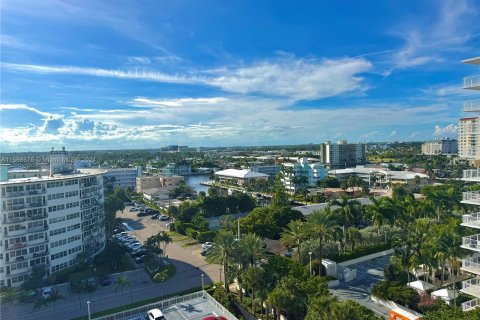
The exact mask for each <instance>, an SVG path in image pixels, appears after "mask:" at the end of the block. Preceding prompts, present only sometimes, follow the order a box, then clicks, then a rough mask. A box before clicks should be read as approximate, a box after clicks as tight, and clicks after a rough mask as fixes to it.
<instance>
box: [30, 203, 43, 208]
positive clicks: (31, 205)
mask: <svg viewBox="0 0 480 320" xmlns="http://www.w3.org/2000/svg"><path fill="white" fill-rule="evenodd" d="M46 205H47V203H46V202H36V203H30V204H29V205H28V206H29V207H30V208H39V207H44V206H46Z"/></svg>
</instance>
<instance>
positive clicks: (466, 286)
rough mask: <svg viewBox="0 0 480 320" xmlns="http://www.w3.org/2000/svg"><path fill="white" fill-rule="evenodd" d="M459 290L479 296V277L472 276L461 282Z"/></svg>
mask: <svg viewBox="0 0 480 320" xmlns="http://www.w3.org/2000/svg"><path fill="white" fill-rule="evenodd" d="M460 291H461V292H463V293H465V294H469V295H471V296H474V297H476V298H480V278H472V279H468V280H465V281H463V282H462V289H461V290H460Z"/></svg>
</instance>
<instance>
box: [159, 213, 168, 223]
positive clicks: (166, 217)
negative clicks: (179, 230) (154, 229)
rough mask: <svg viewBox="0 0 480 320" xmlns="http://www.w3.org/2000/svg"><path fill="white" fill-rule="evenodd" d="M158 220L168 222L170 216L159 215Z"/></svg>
mask: <svg viewBox="0 0 480 320" xmlns="http://www.w3.org/2000/svg"><path fill="white" fill-rule="evenodd" d="M158 220H160V221H168V220H169V218H168V216H166V215H164V214H162V215H159V216H158Z"/></svg>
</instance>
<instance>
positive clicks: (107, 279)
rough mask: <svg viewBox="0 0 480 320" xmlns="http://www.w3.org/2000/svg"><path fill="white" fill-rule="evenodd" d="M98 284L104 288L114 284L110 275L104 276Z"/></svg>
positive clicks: (99, 279)
mask: <svg viewBox="0 0 480 320" xmlns="http://www.w3.org/2000/svg"><path fill="white" fill-rule="evenodd" d="M98 283H100V285H101V286H102V287H106V286H109V285H111V284H112V279H111V278H110V277H109V276H108V275H106V274H104V275H102V276H100V277H99V278H98Z"/></svg>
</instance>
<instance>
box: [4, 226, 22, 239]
mask: <svg viewBox="0 0 480 320" xmlns="http://www.w3.org/2000/svg"><path fill="white" fill-rule="evenodd" d="M26 233H27V228H25V229H20V230H14V231H7V232H5V235H4V237H5V238H12V237H18V236H21V235H24V234H26Z"/></svg>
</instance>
